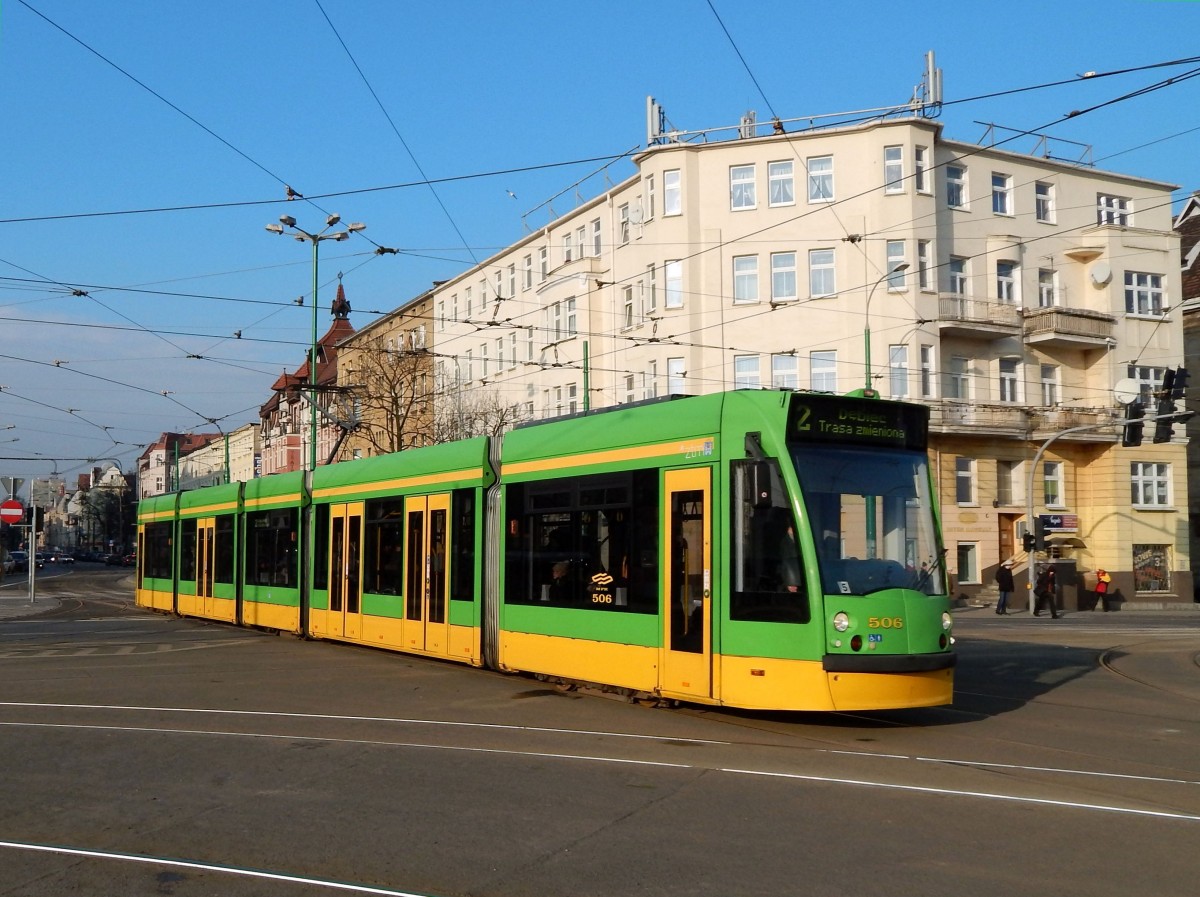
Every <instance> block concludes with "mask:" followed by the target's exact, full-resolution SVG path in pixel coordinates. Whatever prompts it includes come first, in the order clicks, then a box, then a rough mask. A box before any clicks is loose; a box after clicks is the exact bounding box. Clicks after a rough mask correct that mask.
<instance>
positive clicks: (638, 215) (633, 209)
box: [629, 203, 645, 224]
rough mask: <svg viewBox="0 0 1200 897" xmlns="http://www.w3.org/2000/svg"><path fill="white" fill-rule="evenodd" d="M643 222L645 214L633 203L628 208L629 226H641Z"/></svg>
mask: <svg viewBox="0 0 1200 897" xmlns="http://www.w3.org/2000/svg"><path fill="white" fill-rule="evenodd" d="M644 220H645V213H644V212H643V211H642V207H641V206H640V205H638V204H637V203H634V204H633V205H631V206H630V207H629V221H630V223H631V224H641V223H642V222H643V221H644Z"/></svg>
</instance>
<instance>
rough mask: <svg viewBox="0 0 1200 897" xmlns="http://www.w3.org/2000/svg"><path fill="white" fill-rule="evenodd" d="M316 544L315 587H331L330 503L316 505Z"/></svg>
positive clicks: (314, 553) (314, 549)
mask: <svg viewBox="0 0 1200 897" xmlns="http://www.w3.org/2000/svg"><path fill="white" fill-rule="evenodd" d="M315 515H316V525H315V526H314V527H313V529H314V531H315V533H314V539H315V540H316V544H315V545H314V546H313V588H314V589H321V590H324V589H328V588H329V505H316V507H315Z"/></svg>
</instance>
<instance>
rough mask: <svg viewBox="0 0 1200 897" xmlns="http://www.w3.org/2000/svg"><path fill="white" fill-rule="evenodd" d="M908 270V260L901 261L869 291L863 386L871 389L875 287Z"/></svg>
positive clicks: (865, 318)
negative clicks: (865, 371)
mask: <svg viewBox="0 0 1200 897" xmlns="http://www.w3.org/2000/svg"><path fill="white" fill-rule="evenodd" d="M907 270H908V262H901V263H900V264H898V265H897V266H896V267H894V268H892V269H890V270H889V271H886V272H885V273H884V275H883V276H882V277H880V278H879V279H878V280H877V281H875V283H873V284H871V289H870V290H869V291H868V292H867V308H866V314H865V315H864V320H863V352H864V354H865V355H866V369H867V378H866V381H865V382H864V383H863V387H864V388H866V389H868V390H869V389H871V388H872V387H871V300H872V299H874V298H875V288H876V287H878V286H879V285H880V284H881V283H883V282H884V281H885V280H887V279H888V278H889V277H891V276H892V275H893V274H900V273H902V272H904V271H907Z"/></svg>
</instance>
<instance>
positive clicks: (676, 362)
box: [667, 358, 687, 396]
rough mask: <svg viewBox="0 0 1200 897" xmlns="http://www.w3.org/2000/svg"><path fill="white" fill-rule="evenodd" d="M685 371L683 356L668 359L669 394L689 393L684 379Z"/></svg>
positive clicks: (680, 394)
mask: <svg viewBox="0 0 1200 897" xmlns="http://www.w3.org/2000/svg"><path fill="white" fill-rule="evenodd" d="M685 373H686V372H685V371H684V369H683V359H682V358H668V359H667V395H669V396H682V395H685V394H686V393H687V387H686V385H685V384H684V380H683V378H684V374H685Z"/></svg>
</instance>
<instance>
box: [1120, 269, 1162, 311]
mask: <svg viewBox="0 0 1200 897" xmlns="http://www.w3.org/2000/svg"><path fill="white" fill-rule="evenodd" d="M1162 281H1163V279H1162V275H1161V274H1147V273H1145V272H1143V271H1126V272H1125V311H1126V312H1128V313H1129V314H1131V315H1152V316H1155V317H1161V316H1162V315H1164V314H1166V301H1165V297H1164V295H1163V283H1162Z"/></svg>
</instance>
